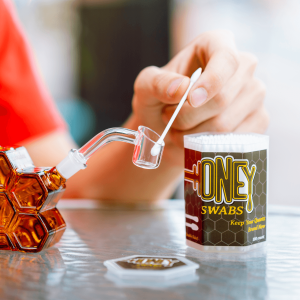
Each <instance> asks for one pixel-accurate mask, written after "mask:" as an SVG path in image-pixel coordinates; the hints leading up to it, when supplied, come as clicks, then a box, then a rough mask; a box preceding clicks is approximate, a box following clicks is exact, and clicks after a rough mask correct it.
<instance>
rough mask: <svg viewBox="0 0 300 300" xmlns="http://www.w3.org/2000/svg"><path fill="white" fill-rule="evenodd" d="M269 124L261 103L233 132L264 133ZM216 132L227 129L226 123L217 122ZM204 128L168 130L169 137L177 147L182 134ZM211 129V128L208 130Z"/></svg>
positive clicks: (181, 140)
mask: <svg viewBox="0 0 300 300" xmlns="http://www.w3.org/2000/svg"><path fill="white" fill-rule="evenodd" d="M268 125H269V115H268V113H267V111H266V109H265V107H264V106H263V105H261V106H260V107H259V108H257V109H256V110H255V111H253V112H252V113H251V114H249V115H248V116H247V117H246V118H245V119H244V120H243V121H242V122H241V123H240V124H239V125H238V126H237V127H236V128H235V129H234V130H231V131H234V132H244V133H246V132H256V133H264V132H265V131H266V129H267V128H268ZM215 128H218V131H217V132H226V131H227V124H225V123H221V122H220V123H219V124H218V126H217V127H215ZM206 131H207V130H206V128H203V127H202V126H201V125H199V126H198V127H196V128H193V129H191V130H189V131H179V130H175V129H173V130H171V131H170V138H171V140H172V141H173V143H174V144H176V145H177V146H179V147H181V148H182V147H183V136H184V135H187V134H193V133H199V132H206ZM210 131H212V130H210Z"/></svg>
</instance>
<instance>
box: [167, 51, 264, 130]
mask: <svg viewBox="0 0 300 300" xmlns="http://www.w3.org/2000/svg"><path fill="white" fill-rule="evenodd" d="M239 56H240V61H241V63H240V65H239V68H238V70H237V72H236V73H235V75H234V76H233V77H232V78H231V79H230V80H229V81H228V83H227V84H226V85H225V86H224V87H223V89H222V90H221V91H220V92H219V93H218V94H217V95H216V96H215V97H214V98H213V99H211V100H210V101H208V102H207V103H205V104H204V105H202V106H200V107H196V108H194V107H191V106H190V105H189V104H188V103H185V104H184V105H183V107H182V109H181V111H180V112H179V114H178V116H177V117H176V119H175V121H174V123H173V128H175V129H178V130H189V129H192V128H193V127H195V126H197V125H198V124H199V123H202V122H204V121H206V120H208V119H211V118H213V117H215V116H217V115H218V114H220V113H222V112H223V111H224V110H225V109H226V108H227V107H229V106H230V105H231V103H232V102H233V101H234V100H235V99H236V98H238V99H239V100H240V102H241V105H240V106H243V105H244V106H245V107H242V109H243V110H245V108H248V107H249V105H250V107H253V105H255V104H256V103H257V101H256V100H259V99H262V98H263V95H264V88H263V87H262V86H261V82H260V81H258V80H257V79H255V78H253V73H254V71H255V68H256V65H257V59H256V58H255V56H253V55H251V54H248V53H240V55H239ZM245 85H246V86H245ZM245 87H247V88H248V89H247V90H246V89H245ZM242 89H244V90H245V91H244V93H241V90H242ZM260 93H262V96H261V97H259V98H257V95H258V96H259V94H260ZM238 95H239V97H238ZM251 97H252V98H255V99H254V101H253V100H252V99H251ZM247 99H248V102H246V100H247ZM175 109H176V106H174V105H172V106H166V107H165V109H164V111H163V115H162V117H163V120H164V122H165V123H167V122H168V121H169V119H170V118H171V116H172V114H173V112H174V110H175Z"/></svg>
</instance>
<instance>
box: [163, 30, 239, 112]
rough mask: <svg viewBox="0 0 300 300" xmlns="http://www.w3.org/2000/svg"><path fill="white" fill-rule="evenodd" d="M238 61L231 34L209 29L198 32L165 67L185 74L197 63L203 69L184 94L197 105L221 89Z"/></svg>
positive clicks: (195, 66)
mask: <svg viewBox="0 0 300 300" xmlns="http://www.w3.org/2000/svg"><path fill="white" fill-rule="evenodd" d="M182 61H184V62H185V64H183V63H182ZM239 63H240V62H239V55H238V51H237V49H236V45H235V42H234V37H233V34H232V33H231V32H229V31H211V32H207V33H205V34H202V35H200V36H199V37H198V38H197V39H196V40H194V41H193V42H192V43H191V44H190V45H189V46H188V47H187V48H186V49H184V50H183V51H182V52H181V53H179V54H178V55H177V56H176V57H175V58H174V59H173V60H172V61H171V62H170V63H169V64H168V65H167V66H166V68H168V69H170V70H172V71H175V72H179V73H180V74H184V75H187V76H190V75H191V74H192V73H193V72H194V71H195V70H196V69H197V68H198V67H199V66H201V67H202V68H203V69H204V70H203V73H202V75H201V76H200V78H199V80H198V81H197V82H196V83H195V85H194V86H193V88H192V89H191V91H190V93H189V96H188V102H189V103H190V105H191V106H193V107H198V106H200V105H203V104H204V103H206V102H207V101H209V100H210V99H212V98H213V97H214V96H215V95H217V94H218V93H219V92H220V91H221V89H222V88H223V87H224V85H225V84H226V83H227V82H228V80H229V79H230V78H231V77H232V76H233V75H234V74H235V72H236V71H237V69H238V67H239Z"/></svg>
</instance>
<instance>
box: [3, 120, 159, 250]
mask: <svg viewBox="0 0 300 300" xmlns="http://www.w3.org/2000/svg"><path fill="white" fill-rule="evenodd" d="M158 139H159V135H158V134H157V133H155V132H154V131H152V130H151V129H149V128H147V127H144V126H140V127H139V129H138V131H134V130H130V129H126V128H110V129H107V130H104V131H102V132H101V133H99V134H98V135H96V136H95V137H94V138H92V139H91V140H90V141H89V142H87V143H86V144H85V145H84V146H83V147H82V148H80V149H79V150H76V149H72V150H71V151H70V152H69V154H68V156H67V157H66V158H65V159H64V160H63V161H61V162H60V163H59V164H58V165H57V166H56V167H53V168H37V167H35V166H34V164H33V162H32V160H31V158H30V156H29V154H28V152H27V150H26V149H25V148H24V147H19V148H16V149H14V148H11V147H0V250H12V251H21V252H39V251H41V250H44V249H46V248H49V247H51V246H52V245H54V244H55V243H57V242H58V241H59V240H60V239H61V237H62V235H63V233H64V231H65V230H66V223H65V221H64V219H63V217H62V216H61V214H60V212H59V211H58V209H57V208H56V205H57V203H58V201H59V199H60V198H61V197H62V195H63V192H64V191H65V189H66V181H67V179H69V178H70V177H71V176H73V175H74V174H75V173H76V172H78V171H79V170H81V169H85V168H86V167H87V164H86V163H87V160H88V159H89V158H90V157H91V156H92V155H93V154H94V153H95V152H96V151H97V150H99V149H100V148H102V147H103V146H105V145H107V144H108V143H110V142H113V141H120V142H126V143H130V144H134V145H135V147H134V152H133V157H132V161H133V163H134V164H135V165H136V166H138V167H141V168H144V169H155V168H157V167H158V166H159V164H160V161H161V157H162V153H163V148H164V144H162V145H161V144H156V142H157V141H158ZM154 145H159V147H160V151H159V153H158V154H157V155H152V154H151V149H152V147H153V146H154ZM156 147H157V146H156Z"/></svg>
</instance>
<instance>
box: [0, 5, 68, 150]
mask: <svg viewBox="0 0 300 300" xmlns="http://www.w3.org/2000/svg"><path fill="white" fill-rule="evenodd" d="M60 129H61V130H64V129H66V124H65V122H64V121H63V119H62V117H61V116H60V114H59V112H58V111H57V109H56V107H55V104H54V102H53V101H52V99H51V97H50V95H49V94H48V92H47V90H46V88H45V86H44V85H43V83H42V82H41V80H40V78H39V75H38V73H37V70H36V68H35V66H34V62H33V57H32V53H31V52H30V49H29V46H28V44H27V41H26V40H25V37H24V34H23V32H22V30H21V27H20V25H19V23H18V21H17V17H16V15H15V12H14V9H13V6H12V4H11V0H0V145H1V146H13V145H21V144H23V143H24V142H27V141H29V140H31V139H34V138H37V137H39V136H42V135H45V134H47V133H50V132H53V131H56V130H60Z"/></svg>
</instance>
